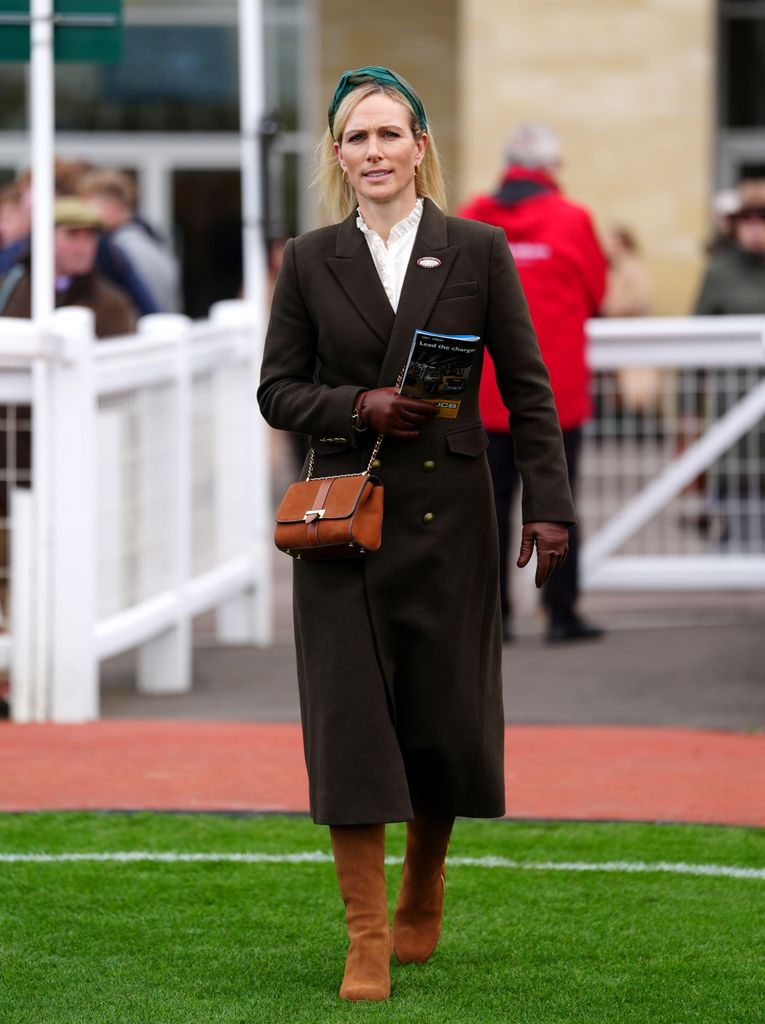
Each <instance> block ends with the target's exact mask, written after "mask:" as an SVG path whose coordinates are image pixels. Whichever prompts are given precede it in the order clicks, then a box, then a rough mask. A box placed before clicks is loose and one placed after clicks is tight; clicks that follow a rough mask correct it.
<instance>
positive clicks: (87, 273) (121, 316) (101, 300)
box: [0, 196, 136, 338]
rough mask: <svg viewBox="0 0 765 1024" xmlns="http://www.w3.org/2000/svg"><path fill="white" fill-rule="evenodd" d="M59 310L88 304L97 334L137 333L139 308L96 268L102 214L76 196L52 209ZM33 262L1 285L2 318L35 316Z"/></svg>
mask: <svg viewBox="0 0 765 1024" xmlns="http://www.w3.org/2000/svg"><path fill="white" fill-rule="evenodd" d="M53 218H54V224H55V229H54V236H53V254H54V274H55V278H56V280H55V287H56V306H57V307H58V306H86V307H87V308H88V309H92V310H93V312H94V313H95V317H96V335H97V337H99V338H106V337H109V336H110V335H115V334H129V333H131V331H133V330H135V326H136V309H135V307H134V306H133V304H132V302H131V301H130V298H129V296H128V295H126V293H125V292H124V291H122V290H121V289H120V288H117V287H116V286H115V285H113V284H112V283H111V282H110V281H107V280H106V279H105V278H104V277H103V275H102V274H100V273H99V272H98V271H97V270H96V266H95V263H96V250H97V248H98V239H99V236H100V233H101V229H102V227H103V225H102V222H101V220H100V218H99V216H98V214H97V213H96V212H95V211H94V210H93V209H91V207H89V206H88V204H87V203H86V202H85V201H84V200H83V199H80V198H78V197H77V196H62V197H59V198H58V199H57V200H56V202H55V204H54V210H53ZM31 305H32V274H31V260H30V258H29V257H27V258H26V259H25V260H23V261H22V262H21V263H17V264H16V265H15V266H14V267H12V268H11V270H9V272H8V273H7V274H6V276H5V278H3V280H2V281H0V316H16V317H29V316H31V315H32V310H31Z"/></svg>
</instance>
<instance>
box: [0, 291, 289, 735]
mask: <svg viewBox="0 0 765 1024" xmlns="http://www.w3.org/2000/svg"><path fill="white" fill-rule="evenodd" d="M261 328H262V324H261V321H260V318H259V317H258V315H257V313H256V311H255V310H254V309H253V308H252V307H250V306H248V305H247V304H246V303H243V302H227V303H220V304H218V305H217V306H216V307H213V310H212V311H211V318H210V320H209V321H200V322H197V323H192V322H191V321H190V320H189V319H187V318H186V317H182V316H172V315H157V316H151V317H144V318H143V319H142V320H141V321H140V323H139V332H138V334H137V335H134V336H130V337H125V338H119V339H110V340H108V341H100V342H96V341H95V339H94V336H93V317H92V314H91V313H90V312H89V311H87V310H82V309H62V310H58V311H57V312H56V313H55V314H54V316H53V317H52V318H51V321H50V323H49V324H48V325H46V327H45V328H42V329H41V328H38V327H36V326H35V325H33V324H30V323H27V322H24V321H20V320H11V319H0V403H4V406H3V408H4V409H5V410H6V414H5V431H4V439H3V443H4V445H5V462H4V465H3V467H2V470H0V472H2V480H1V481H0V487H1V488H2V492H3V494H4V496H5V503H6V508H5V509H4V510H3V512H4V515H5V518H4V519H3V520H2V523H0V525H1V526H2V528H3V537H4V539H5V541H6V544H5V546H6V549H9V550H10V556H11V557H10V566H11V569H12V571H11V572H10V573H9V570H8V558H7V553H6V557H5V558H4V565H3V566H2V567H0V572H2V574H3V577H2V580H1V581H0V582H2V583H3V588H2V590H3V595H4V597H5V606H4V609H3V611H4V613H5V616H6V621H5V626H6V632H5V634H3V635H2V636H0V664H2V663H4V664H5V665H6V667H10V669H11V673H12V690H11V701H12V703H11V706H12V714H13V717H14V718H15V719H16V720H17V721H42V720H51V721H86V720H89V719H94V718H97V717H98V713H99V685H98V665H99V662H100V661H101V660H102V659H104V658H107V657H110V656H113V655H115V654H118V653H120V652H123V651H126V650H129V649H133V648H135V649H137V660H136V665H137V685H138V687H139V689H141V690H142V691H144V692H151V693H178V692H183V691H186V690H188V689H189V688H190V685H191V657H192V644H191V626H192V619H193V617H194V616H196V615H199V614H201V613H203V612H207V611H211V610H215V611H216V626H217V636H218V638H219V639H221V640H223V641H232V642H254V643H267V642H269V640H270V638H271V574H270V564H271V538H270V533H271V522H270V520H271V516H270V497H269V481H270V466H269V455H268V437H267V432H266V428H265V425H264V424H263V422H262V420H261V419H260V417H259V416H258V414H257V411H256V406H255V388H256V373H257V365H258V363H259V340H260V338H261V337H262V329H261ZM25 409H26V410H29V409H31V423H32V439H33V446H32V452H33V459H32V462H33V465H32V466H31V467H29V465H28V461H29V456H28V454H27V455H26V459H27V465H26V466H25V465H24V454H23V452H20V451H19V450H18V445H17V442H16V440H15V435H14V430H13V429H11V428H12V427H13V425H14V424H15V423H16V420H17V419H18V416H19V414H20V412H21V414H22V415H23V414H24V410H25ZM27 415H29V413H28V412H27ZM30 468H31V483H32V487H31V489H25V488H23V487H17V486H15V485H16V484H22V485H23V484H24V483H25V482H26V481H25V476H27V477H28V476H29V475H30ZM9 497H10V509H9V508H8V505H9V501H8V499H9ZM9 513H10V514H9ZM9 538H10V542H9V543H8V540H9ZM8 589H10V602H8V599H7V594H8ZM8 604H9V605H10V609H9V608H8ZM9 610H10V616H9V617H8V612H9Z"/></svg>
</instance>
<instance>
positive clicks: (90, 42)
mask: <svg viewBox="0 0 765 1024" xmlns="http://www.w3.org/2000/svg"><path fill="white" fill-rule="evenodd" d="M53 8H54V14H53V52H54V56H55V59H56V60H57V61H69V62H75V61H76V62H80V63H86V64H116V63H118V62H119V61H120V60H121V58H122V0H54V5H53ZM29 21H30V18H29V0H0V60H6V61H8V60H12V61H21V62H27V61H28V60H29V54H30V40H29V35H30V29H29Z"/></svg>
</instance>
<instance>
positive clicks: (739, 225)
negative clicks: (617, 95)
mask: <svg viewBox="0 0 765 1024" xmlns="http://www.w3.org/2000/svg"><path fill="white" fill-rule="evenodd" d="M732 221H733V237H732V242H731V244H729V245H727V246H725V247H723V248H718V249H716V250H713V252H712V253H711V255H710V258H709V263H708V265H707V269H706V271H705V274H704V279H703V281H702V284H701V289H700V291H699V295H698V298H697V300H696V306H695V308H694V313H695V314H696V315H697V316H745V315H747V314H765V178H751V179H745V180H743V181H741V182H740V184H739V187H738V204H737V209H736V212H735V213H734V214H733V215H732ZM755 375H756V377H757V378H758V379H762V377H763V371H762V370H759V371H757V370H746V369H740V370H736V371H732V372H728V374H727V375H726V376H725V377H724V378H721V380H720V384H719V385H718V390H717V393H716V395H715V396H714V406H715V409H714V410H709V411H710V412H711V413H712V415H715V414H716V415H718V416H719V415H722V414H723V413H725V411H726V410H727V409H728V408H730V406H731V405H732V404H733V403H734V402H736V401H738V399H739V397H740V396H741V395H742V394H744V393H746V391H747V390H749V388H750V387H752V384H753V377H755ZM707 481H708V482H707V494H708V496H709V498H710V501H711V506H712V507H711V512H712V521H713V522H717V523H718V524H719V525H718V528H717V533H718V538H717V539H718V541H719V543H720V544H721V545H722V546H723V547H726V548H727V547H733V548H734V549H736V550H739V549H740V548H741V547H747V546H752V545H754V546H756V549H757V550H761V549H762V544H763V542H764V541H765V424H763V423H761V424H760V426H759V427H755V428H753V430H752V431H750V433H749V435H748V436H747V437H744V438H742V439H741V440H740V441H738V442H737V443H736V444H735V445H734V446H733V448H732V449H731V450H730V451H729V452H727V453H726V454H725V455H724V456H723V457H722V459H721V460H719V461H718V463H716V464H715V465H714V466H713V467H712V468H711V469H710V471H709V473H708V474H707Z"/></svg>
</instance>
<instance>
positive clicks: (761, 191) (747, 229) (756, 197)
mask: <svg viewBox="0 0 765 1024" xmlns="http://www.w3.org/2000/svg"><path fill="white" fill-rule="evenodd" d="M738 200H739V201H738V210H737V211H736V213H734V214H733V215H732V221H733V237H732V244H730V245H726V246H724V247H723V248H722V249H719V250H716V251H713V252H712V254H711V258H710V260H709V264H708V266H707V269H706V272H705V274H704V279H703V281H702V284H701V290H700V292H699V296H698V298H697V299H696V306H695V309H694V313H695V314H696V315H697V316H717V315H720V316H734V315H739V314H747V313H765V178H751V179H749V180H745V181H742V182H741V184H740V186H739V189H738Z"/></svg>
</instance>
